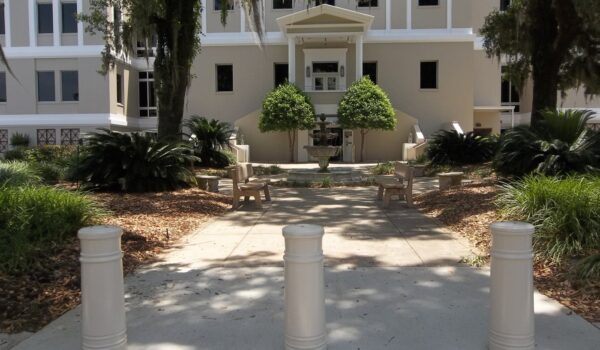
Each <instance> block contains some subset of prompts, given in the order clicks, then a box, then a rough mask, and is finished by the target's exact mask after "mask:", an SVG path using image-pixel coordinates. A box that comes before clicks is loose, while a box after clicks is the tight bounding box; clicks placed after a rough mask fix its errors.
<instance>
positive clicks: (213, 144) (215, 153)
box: [185, 116, 234, 168]
mask: <svg viewBox="0 0 600 350" xmlns="http://www.w3.org/2000/svg"><path fill="white" fill-rule="evenodd" d="M185 126H186V127H187V128H188V129H189V130H190V140H191V143H192V147H194V151H195V153H196V155H197V156H199V157H200V160H201V163H202V164H203V165H206V166H215V167H219V168H222V167H225V166H227V165H229V158H228V157H227V155H226V154H225V153H223V151H224V150H227V149H231V145H230V144H229V141H230V139H231V135H232V134H233V132H234V130H233V129H232V127H231V125H230V124H229V123H225V122H221V121H218V120H215V119H211V120H208V119H206V118H204V117H199V116H192V117H191V118H190V119H189V120H188V121H187V122H186V123H185ZM192 135H193V136H192Z"/></svg>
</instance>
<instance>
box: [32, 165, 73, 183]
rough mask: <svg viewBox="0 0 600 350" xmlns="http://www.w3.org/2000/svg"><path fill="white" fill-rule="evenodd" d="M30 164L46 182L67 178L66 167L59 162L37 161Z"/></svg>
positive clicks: (55, 181)
mask: <svg viewBox="0 0 600 350" xmlns="http://www.w3.org/2000/svg"><path fill="white" fill-rule="evenodd" d="M30 164H31V167H32V168H33V169H34V170H35V172H36V173H37V174H38V175H39V176H40V177H41V179H42V181H43V182H45V183H48V184H54V183H57V182H58V181H60V180H63V179H64V178H65V174H66V172H65V171H66V169H65V168H64V167H62V166H60V165H59V164H56V163H51V162H36V163H30Z"/></svg>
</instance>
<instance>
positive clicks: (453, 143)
mask: <svg viewBox="0 0 600 350" xmlns="http://www.w3.org/2000/svg"><path fill="white" fill-rule="evenodd" d="M497 145H498V142H497V139H496V138H495V137H482V136H478V135H475V134H473V133H472V132H468V133H466V134H459V133H458V132H456V131H446V130H441V131H439V132H437V133H436V134H434V135H433V136H432V137H431V140H430V141H429V146H428V147H427V158H429V160H430V161H431V163H432V164H435V165H466V164H479V163H484V162H486V161H489V160H491V159H492V158H493V156H494V153H495V152H496V148H497Z"/></svg>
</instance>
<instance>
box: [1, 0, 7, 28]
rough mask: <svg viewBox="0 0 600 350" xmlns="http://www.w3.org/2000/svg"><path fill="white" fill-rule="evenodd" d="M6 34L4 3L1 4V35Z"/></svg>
mask: <svg viewBox="0 0 600 350" xmlns="http://www.w3.org/2000/svg"><path fill="white" fill-rule="evenodd" d="M4 34H6V23H5V20H4V3H1V4H0V35H4Z"/></svg>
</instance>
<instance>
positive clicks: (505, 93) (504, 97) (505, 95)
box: [500, 80, 510, 103]
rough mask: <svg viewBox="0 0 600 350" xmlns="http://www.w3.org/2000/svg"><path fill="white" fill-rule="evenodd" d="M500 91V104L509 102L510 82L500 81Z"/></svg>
mask: <svg viewBox="0 0 600 350" xmlns="http://www.w3.org/2000/svg"><path fill="white" fill-rule="evenodd" d="M500 90H501V92H500V95H501V96H500V101H501V102H502V103H508V102H510V82H509V81H508V80H502V87H501V89H500Z"/></svg>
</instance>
